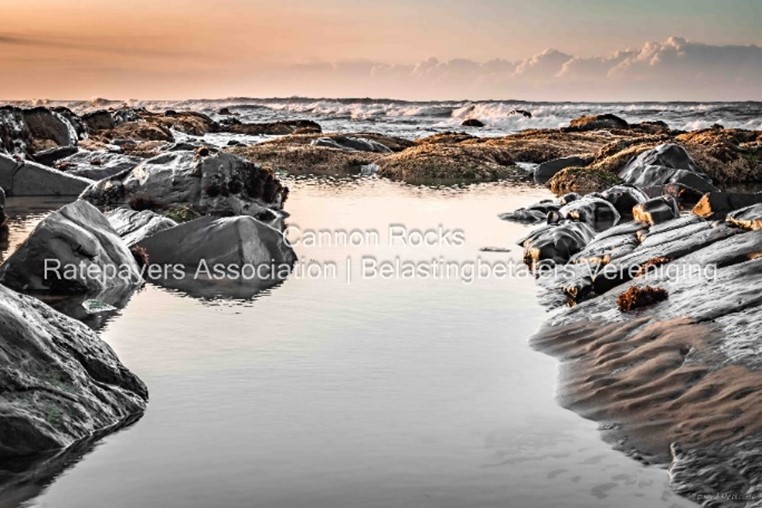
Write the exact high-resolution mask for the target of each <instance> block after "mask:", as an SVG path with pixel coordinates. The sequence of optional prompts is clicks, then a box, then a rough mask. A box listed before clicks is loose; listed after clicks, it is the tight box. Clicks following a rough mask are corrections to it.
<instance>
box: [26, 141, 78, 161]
mask: <svg viewBox="0 0 762 508" xmlns="http://www.w3.org/2000/svg"><path fill="white" fill-rule="evenodd" d="M78 151H79V149H78V148H77V147H76V146H61V147H55V148H48V149H47V150H43V151H41V152H37V153H36V154H34V161H35V162H38V163H40V164H42V165H43V166H52V165H53V164H54V163H55V162H56V161H58V160H61V159H63V158H64V157H69V156H70V155H73V154H75V153H77V152H78Z"/></svg>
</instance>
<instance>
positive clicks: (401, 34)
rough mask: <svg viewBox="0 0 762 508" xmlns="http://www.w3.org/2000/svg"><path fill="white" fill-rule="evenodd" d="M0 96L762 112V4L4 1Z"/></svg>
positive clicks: (730, 0)
mask: <svg viewBox="0 0 762 508" xmlns="http://www.w3.org/2000/svg"><path fill="white" fill-rule="evenodd" d="M0 12H2V19H3V23H2V25H1V26H2V28H0V99H3V100H17V99H46V98H47V99H92V98H96V97H106V98H111V99H132V98H134V99H185V98H224V97H234V96H247V97H274V96H277V97H287V96H294V95H299V96H309V97H390V98H400V99H419V100H423V99H432V100H434V99H527V100H590V101H596V100H628V101H629V100H762V85H760V83H762V47H760V46H762V1H761V0H724V1H719V0H638V1H630V0H576V1H572V0H533V1H527V0H521V1H513V0H468V1H464V0H460V1H457V0H436V1H435V0H406V1H401V0H385V1H371V0H320V1H315V0H279V1H261V0H248V1H247V0H216V1H209V0H162V1H157V0H130V1H129V2H127V1H119V2H115V1H113V0H66V1H64V0H24V1H23V2H19V1H18V0H0Z"/></svg>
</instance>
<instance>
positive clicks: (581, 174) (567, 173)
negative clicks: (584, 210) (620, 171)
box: [548, 167, 622, 194]
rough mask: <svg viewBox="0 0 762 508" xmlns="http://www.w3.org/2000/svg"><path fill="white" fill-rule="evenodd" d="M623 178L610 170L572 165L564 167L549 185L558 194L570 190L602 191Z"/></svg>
mask: <svg viewBox="0 0 762 508" xmlns="http://www.w3.org/2000/svg"><path fill="white" fill-rule="evenodd" d="M620 183H622V180H621V179H620V178H619V177H617V176H616V175H614V174H612V173H609V172H608V171H602V170H600V169H593V168H579V167H571V168H566V169H562V170H561V171H559V172H558V173H556V174H555V175H553V177H552V178H551V179H550V180H549V181H548V187H549V188H550V190H552V191H553V192H555V193H556V194H566V193H569V192H580V193H583V194H586V193H589V192H600V191H603V190H605V189H608V188H609V187H611V186H612V185H619V184H620Z"/></svg>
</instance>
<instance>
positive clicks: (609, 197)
mask: <svg viewBox="0 0 762 508" xmlns="http://www.w3.org/2000/svg"><path fill="white" fill-rule="evenodd" d="M601 197H602V198H603V199H605V200H606V201H608V202H609V203H611V204H612V205H614V208H616V210H617V212H619V214H620V215H621V216H622V217H625V218H630V217H632V208H633V207H634V206H635V205H638V204H640V203H645V202H646V201H648V196H647V195H646V194H645V193H644V192H643V191H641V190H640V189H638V188H637V187H635V186H634V185H627V184H623V185H614V186H613V187H609V188H608V189H606V190H605V191H603V192H601Z"/></svg>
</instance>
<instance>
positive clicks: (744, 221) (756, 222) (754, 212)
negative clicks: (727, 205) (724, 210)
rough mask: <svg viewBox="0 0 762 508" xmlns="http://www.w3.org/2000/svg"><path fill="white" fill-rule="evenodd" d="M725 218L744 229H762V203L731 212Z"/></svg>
mask: <svg viewBox="0 0 762 508" xmlns="http://www.w3.org/2000/svg"><path fill="white" fill-rule="evenodd" d="M725 220H726V221H727V222H728V223H729V224H732V225H733V226H736V227H739V228H743V229H752V230H755V231H756V230H759V229H762V203H758V204H756V205H751V206H747V207H746V208H741V209H740V210H736V211H734V212H730V213H729V214H728V216H727V217H726V219H725Z"/></svg>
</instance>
